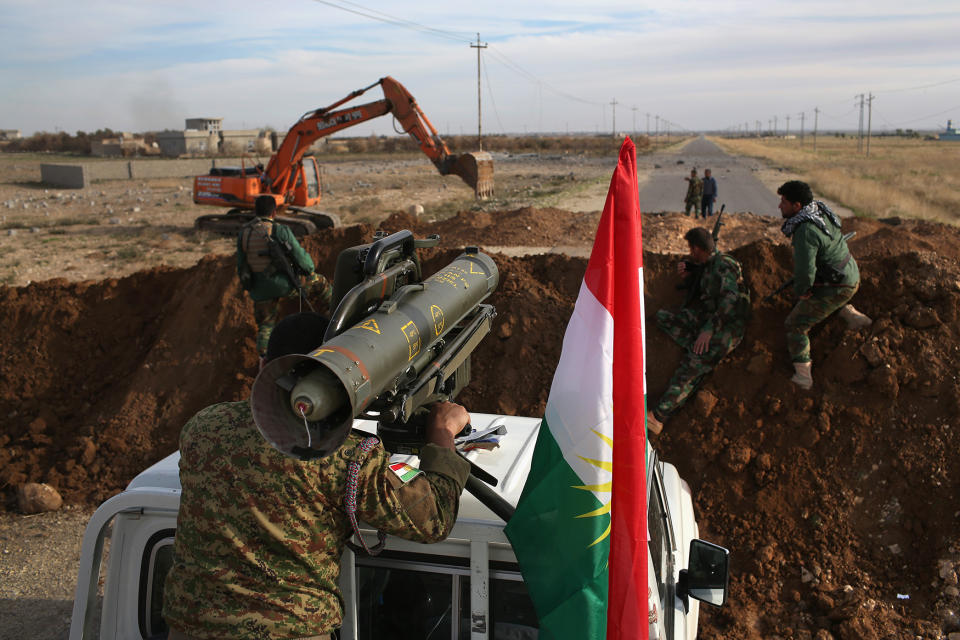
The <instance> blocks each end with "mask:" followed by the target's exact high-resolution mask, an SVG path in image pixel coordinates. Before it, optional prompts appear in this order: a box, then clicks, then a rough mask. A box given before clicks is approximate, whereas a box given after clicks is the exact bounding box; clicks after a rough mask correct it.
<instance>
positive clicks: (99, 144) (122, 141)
mask: <svg viewBox="0 0 960 640" xmlns="http://www.w3.org/2000/svg"><path fill="white" fill-rule="evenodd" d="M159 151H160V150H159V148H156V147H155V146H151V145H148V144H147V143H146V141H145V140H144V139H143V138H142V137H141V136H136V135H134V134H132V133H121V134H120V135H119V137H116V138H104V139H103V140H94V141H93V142H91V143H90V155H94V156H99V157H110V156H123V157H125V158H126V157H130V156H146V155H156V154H157V153H159Z"/></svg>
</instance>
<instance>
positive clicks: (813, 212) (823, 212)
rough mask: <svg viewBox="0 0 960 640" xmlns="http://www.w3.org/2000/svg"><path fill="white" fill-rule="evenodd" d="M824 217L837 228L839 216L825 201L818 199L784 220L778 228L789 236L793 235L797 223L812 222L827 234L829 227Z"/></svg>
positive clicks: (838, 226) (828, 233)
mask: <svg viewBox="0 0 960 640" xmlns="http://www.w3.org/2000/svg"><path fill="white" fill-rule="evenodd" d="M824 218H826V219H827V220H829V221H830V223H831V224H832V225H833V226H835V227H836V228H837V229H839V228H840V218H838V217H837V214H835V213H834V212H833V211H831V210H830V207H828V206H827V205H826V203H824V202H821V201H820V200H814V201H813V202H811V203H810V204H808V205H807V206H805V207H804V208H803V209H800V211H798V212H797V213H796V214H794V215H793V216H791V217H789V218H787V219H786V220H784V221H783V226H781V227H780V230H781V231H783V235H785V236H787V237H788V238H789V237H790V236H792V235H793V232H794V230H796V228H797V226H798V225H800V224H803V223H804V222H812V223H813V224H815V225H817V226H818V227H820V230H821V231H823V232H824V233H825V234H827V235H828V236H829V235H830V229H828V228H827V223H826V222H825V221H824Z"/></svg>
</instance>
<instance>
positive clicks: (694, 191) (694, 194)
mask: <svg viewBox="0 0 960 640" xmlns="http://www.w3.org/2000/svg"><path fill="white" fill-rule="evenodd" d="M687 180H688V181H689V182H690V184H688V185H687V197H686V198H684V200H686V201H694V200H695V201H697V202H700V196H702V195H703V180H701V179H700V178H687Z"/></svg>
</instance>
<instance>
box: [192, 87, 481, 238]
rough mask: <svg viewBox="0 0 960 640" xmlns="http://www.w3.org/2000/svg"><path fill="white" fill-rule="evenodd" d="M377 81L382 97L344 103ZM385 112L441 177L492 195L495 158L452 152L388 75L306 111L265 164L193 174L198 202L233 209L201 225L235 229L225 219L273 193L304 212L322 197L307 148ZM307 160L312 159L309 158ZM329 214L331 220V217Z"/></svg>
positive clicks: (248, 214) (243, 212)
mask: <svg viewBox="0 0 960 640" xmlns="http://www.w3.org/2000/svg"><path fill="white" fill-rule="evenodd" d="M377 85H380V88H381V89H382V90H383V94H384V98H383V99H381V100H377V101H374V102H368V103H365V104H360V105H355V106H349V107H348V106H344V105H345V104H346V103H347V102H350V101H351V100H354V99H355V98H358V97H359V96H361V95H363V94H364V93H366V92H367V91H369V90H370V89H372V88H373V87H375V86H377ZM386 114H392V115H393V117H394V118H395V119H396V121H397V122H398V123H400V125H401V127H402V128H403V131H404V132H406V133H408V134H409V135H410V136H411V137H413V138H414V139H415V140H416V141H417V142H418V143H419V145H420V150H421V151H423V153H424V154H426V156H427V157H428V158H430V160H431V161H432V162H433V164H434V166H435V167H436V168H437V171H438V172H439V173H440V175H455V176H459V177H460V178H461V179H462V180H463V181H464V182H465V183H466V184H468V185H469V186H470V187H471V188H472V189H473V190H474V193H475V194H476V197H477V198H481V199H482V198H488V197H490V196H491V195H493V158H492V156H491V155H490V154H489V153H487V152H483V151H479V152H473V153H462V154H451V153H450V149H449V148H448V147H447V145H446V143H445V142H444V141H443V139H442V138H440V135H439V134H438V133H437V130H436V129H435V128H434V126H433V124H431V122H430V120H429V119H428V118H427V116H426V114H424V113H423V110H422V109H421V108H420V106H419V105H418V104H417V101H416V100H415V99H414V98H413V96H412V95H410V92H408V91H407V90H406V88H404V86H403V85H402V84H400V83H399V82H397V81H396V80H394V79H393V78H391V77H389V76H387V77H384V78H381V79H379V80H378V81H376V82H374V83H373V84H371V85H369V86H367V87H364V88H362V89H357V90H356V91H353V92H351V93H350V94H349V95H347V96H346V97H344V98H342V99H340V100H338V101H336V102H334V103H333V104H331V105H329V106H327V107H323V108H320V109H316V110H314V111H310V112H307V113H306V114H304V115H303V116H302V117H301V118H300V119H299V120H298V121H297V122H296V124H294V125H293V126H292V127H291V128H290V130H289V131H288V132H287V135H286V136H285V137H284V139H283V141H282V142H281V143H280V146H279V148H278V149H277V151H276V153H274V154H273V156H271V158H270V161H269V162H268V163H267V166H266V168H262V167H259V166H258V167H241V168H240V169H239V170H238V171H235V172H224V171H222V170H221V171H217V170H213V171H211V173H210V175H207V176H198V177H197V178H195V180H194V195H193V200H194V202H196V203H198V204H210V205H217V206H229V207H235V210H234V211H233V212H231V215H230V216H204V217H202V218H199V219H198V220H197V226H198V228H210V229H214V230H219V229H220V228H224V227H230V228H231V229H233V228H236V227H237V223H236V222H237V221H236V220H232V219H231V220H230V222H231V223H232V224H228V225H225V224H224V218H233V217H234V215H236V214H240V215H241V216H242V217H244V218H249V217H251V216H252V213H251V212H250V211H249V210H251V209H252V208H253V202H254V200H256V198H257V197H258V196H260V195H263V194H270V195H273V196H274V197H275V198H276V199H277V204H278V206H279V207H281V209H283V208H288V209H291V210H292V211H301V210H302V208H303V207H310V206H313V205H315V204H317V203H318V202H319V201H320V192H319V184H318V182H319V168H318V167H317V165H316V162H315V161H313V159H312V158H305V157H304V156H305V154H306V153H307V151H308V150H309V149H310V148H311V147H312V146H313V144H314V143H315V142H316V141H317V140H319V139H320V138H324V137H326V136H329V135H332V134H334V133H336V132H337V131H341V130H343V129H346V128H348V127H352V126H355V125H358V124H361V123H363V122H366V121H368V120H372V119H373V118H378V117H380V116H383V115H386ZM308 160H309V161H310V162H307V161H308ZM311 169H313V171H312V172H311V171H310V170H311ZM314 215H327V214H314ZM327 217H328V218H329V216H328V215H327ZM330 219H331V220H332V218H330ZM314 222H317V221H314ZM332 224H335V223H334V222H330V223H329V224H327V223H326V222H324V221H319V223H318V224H315V225H314V226H330V225H332ZM300 231H301V232H302V233H309V232H310V231H311V228H310V225H306V226H304V227H303V229H301V230H300Z"/></svg>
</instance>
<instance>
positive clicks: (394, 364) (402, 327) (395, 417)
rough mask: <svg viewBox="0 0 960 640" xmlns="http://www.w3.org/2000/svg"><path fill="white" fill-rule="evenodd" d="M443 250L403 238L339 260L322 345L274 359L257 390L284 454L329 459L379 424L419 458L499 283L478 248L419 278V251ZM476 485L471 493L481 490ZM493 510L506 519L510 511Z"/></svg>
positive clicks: (271, 438) (455, 388)
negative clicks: (432, 413) (435, 407)
mask: <svg viewBox="0 0 960 640" xmlns="http://www.w3.org/2000/svg"><path fill="white" fill-rule="evenodd" d="M438 241H439V238H438V237H436V236H432V237H430V238H427V239H422V240H415V239H414V237H413V234H412V233H411V232H410V231H400V232H398V233H395V234H393V235H390V236H387V237H379V238H378V239H377V240H376V241H375V242H373V243H372V244H369V245H362V246H359V247H353V248H351V249H347V250H346V251H344V252H343V253H342V254H341V255H340V256H339V258H338V260H337V268H336V274H335V276H334V293H333V301H332V304H333V305H335V307H336V311H335V312H334V313H333V315H332V317H331V319H330V325H329V328H328V329H327V332H326V335H325V336H324V341H323V344H322V345H321V346H320V347H318V348H317V349H315V350H314V351H313V352H311V353H309V354H305V355H288V356H283V357H280V358H277V359H275V360H273V361H272V362H270V363H269V364H268V365H267V366H266V367H264V369H263V371H261V372H260V375H259V376H257V379H256V381H255V382H254V384H253V391H252V394H251V406H252V409H253V417H254V420H255V421H256V423H257V428H258V429H259V430H260V432H261V433H262V434H263V436H264V438H265V439H266V440H267V441H268V442H269V443H270V444H271V445H272V446H274V447H275V448H276V449H277V450H279V451H281V452H282V453H284V454H286V455H288V456H292V457H295V458H299V459H301V460H307V459H310V458H318V457H323V456H326V455H329V454H330V453H332V452H333V451H335V450H336V449H337V448H339V447H340V445H341V444H342V443H343V441H344V440H345V439H346V437H347V434H348V433H349V432H350V429H351V428H352V426H353V421H354V419H355V418H362V419H368V420H376V421H377V435H378V436H379V437H380V439H381V440H382V441H383V444H384V447H385V448H386V449H387V450H388V451H391V452H393V453H413V454H417V453H419V450H420V447H421V446H422V445H423V443H424V428H425V419H426V416H427V413H428V407H429V405H430V404H432V403H435V402H440V401H443V400H449V399H452V398H454V397H455V396H456V395H457V393H459V392H460V390H462V389H463V388H464V387H465V386H466V385H467V383H468V382H469V380H470V354H471V353H472V352H473V350H474V349H476V347H477V346H478V345H479V344H480V342H481V340H483V338H484V336H486V335H487V334H488V333H490V328H491V322H492V320H493V318H494V316H495V315H496V311H495V310H494V308H493V307H492V306H491V305H489V304H483V300H485V299H486V298H487V297H488V296H489V295H490V294H491V293H493V291H494V290H495V289H496V287H497V284H498V282H499V277H500V276H499V271H498V269H497V265H496V263H495V262H494V261H493V259H492V258H490V257H489V256H487V255H485V254H483V253H480V251H479V250H478V249H476V248H472V247H471V248H467V249H466V250H465V251H464V253H463V254H461V255H460V256H459V257H457V258H456V259H455V260H454V261H453V262H451V263H450V264H449V265H447V266H446V267H444V268H443V269H441V270H440V271H438V272H437V273H435V274H433V275H432V276H430V277H429V278H427V279H423V278H422V275H421V268H420V261H419V258H418V256H417V252H416V250H417V248H418V247H425V246H434V245H436V244H437V242H438ZM472 468H473V475H474V476H475V477H479V478H481V479H483V480H484V481H487V482H489V483H491V484H495V483H496V480H495V479H494V478H492V477H490V476H488V475H487V474H485V473H484V472H483V470H482V469H480V468H478V467H476V466H475V465H473V466H472ZM475 480H476V478H471V481H470V482H468V486H467V489H468V490H469V491H471V492H472V493H474V495H477V493H478V492H479V493H485V491H484V489H485V487H483V486H482V485H480V483H478V482H476V481H475ZM477 497H478V498H480V496H479V495H477ZM488 506H489V507H490V508H491V509H492V510H493V511H494V512H495V513H498V514H500V515H501V516H502V517H504V518H505V519H507V518H509V516H510V514H511V513H512V510H513V509H512V506H510V507H509V508H507V507H508V505H503V504H499V505H489V504H488Z"/></svg>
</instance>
